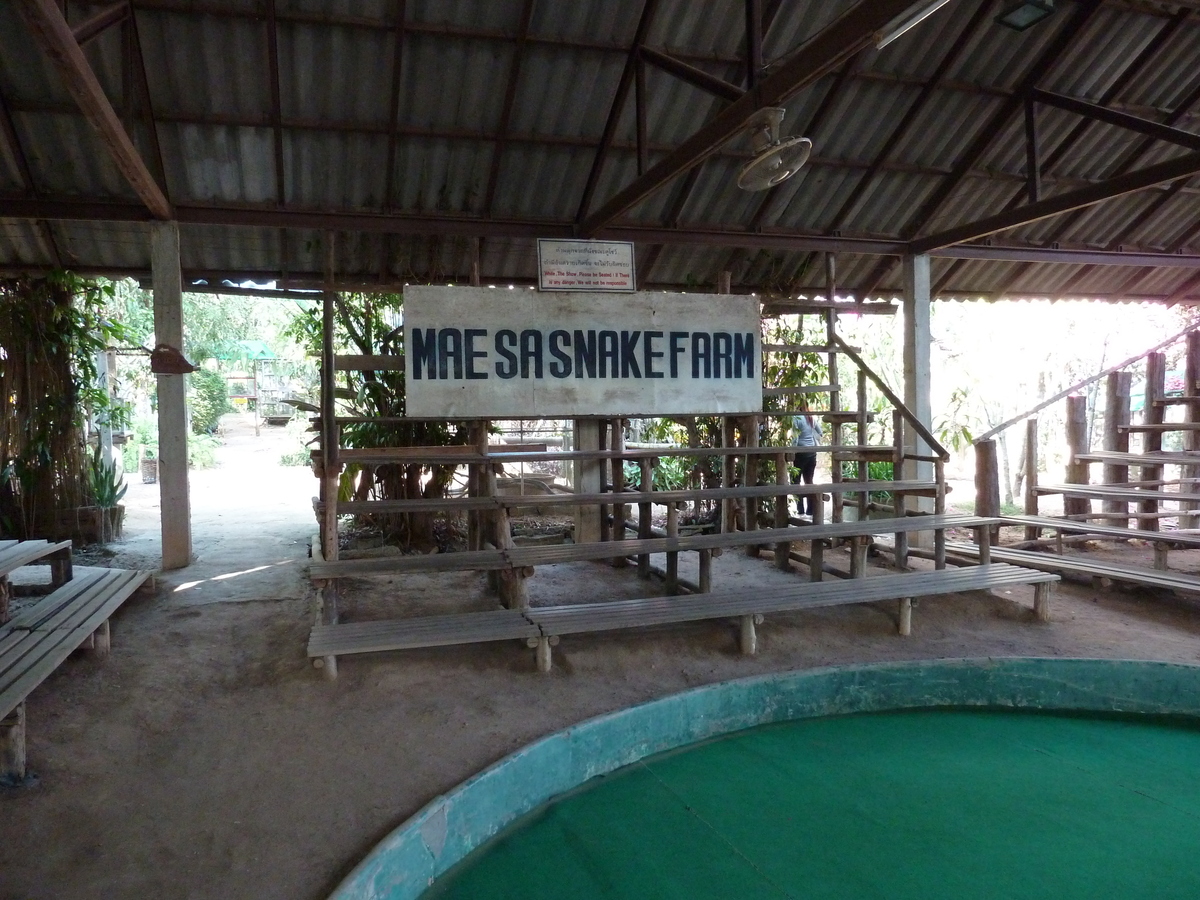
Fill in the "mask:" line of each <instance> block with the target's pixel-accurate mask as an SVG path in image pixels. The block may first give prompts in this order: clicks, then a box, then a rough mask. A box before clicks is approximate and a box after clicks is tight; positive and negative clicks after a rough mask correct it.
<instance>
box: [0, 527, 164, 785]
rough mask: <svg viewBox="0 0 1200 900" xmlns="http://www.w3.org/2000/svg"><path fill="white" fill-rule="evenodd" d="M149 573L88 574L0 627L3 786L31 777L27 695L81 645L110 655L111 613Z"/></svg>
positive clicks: (0, 763)
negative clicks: (27, 759)
mask: <svg viewBox="0 0 1200 900" xmlns="http://www.w3.org/2000/svg"><path fill="white" fill-rule="evenodd" d="M69 546H70V543H69V542H68V547H69ZM149 577H150V573H149V572H142V571H128V570H125V569H104V570H99V571H92V572H87V573H86V574H81V575H79V576H78V577H75V578H72V579H71V580H70V581H68V582H66V584H64V585H62V586H61V587H58V588H56V589H55V590H54V591H53V592H52V593H50V594H49V595H47V596H46V597H44V598H42V599H41V600H39V601H38V602H37V603H35V604H34V605H33V606H30V607H28V608H27V609H24V610H22V611H21V612H20V613H18V614H17V615H16V616H14V617H13V618H12V619H11V620H9V621H8V622H6V623H5V624H4V625H2V626H0V784H10V785H11V784H22V783H25V781H26V777H27V776H26V765H25V698H26V697H28V696H29V694H30V693H31V692H32V691H33V690H34V688H36V687H37V686H38V685H40V684H41V683H42V682H43V681H45V680H46V678H47V677H48V676H49V675H50V673H51V672H53V671H54V670H55V669H57V668H58V667H59V665H61V664H62V662H63V660H65V659H66V658H67V657H68V656H69V655H70V654H71V652H72V651H74V650H76V649H78V648H79V647H81V646H83V645H85V644H87V645H88V646H90V647H91V648H92V649H94V650H95V652H96V653H97V654H99V655H101V656H104V655H107V653H108V650H109V646H110V634H109V625H108V620H109V617H110V616H111V615H112V614H113V612H114V611H115V610H116V609H117V608H118V607H119V606H120V605H121V604H122V603H124V602H125V601H126V600H127V599H128V598H129V597H130V595H132V594H133V592H134V591H136V590H137V589H138V588H139V587H140V586H141V585H142V583H143V582H145V581H146V579H147V578H149Z"/></svg>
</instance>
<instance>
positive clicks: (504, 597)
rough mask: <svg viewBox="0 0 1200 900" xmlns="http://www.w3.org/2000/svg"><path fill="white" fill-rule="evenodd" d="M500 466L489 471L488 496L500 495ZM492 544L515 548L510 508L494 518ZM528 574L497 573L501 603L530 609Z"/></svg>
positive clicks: (517, 570)
mask: <svg viewBox="0 0 1200 900" xmlns="http://www.w3.org/2000/svg"><path fill="white" fill-rule="evenodd" d="M499 470H500V465H499V464H497V463H492V464H490V465H489V466H488V469H487V478H488V495H489V496H492V497H495V496H498V495H499V491H497V490H496V476H497V474H498V473H499ZM493 522H494V525H493V528H494V531H493V539H492V543H493V544H495V545H496V548H497V549H499V550H511V549H512V547H513V539H512V528H511V527H510V526H509V522H508V507H506V506H501V507H500V508H499V509H497V510H496V513H495V515H494V517H493ZM525 578H526V573H525V570H524V569H523V568H507V569H500V570H499V571H498V573H497V587H498V588H499V591H500V602H501V604H503V605H504V606H506V607H508V608H509V609H528V608H529V586H528V585H527V584H526V583H525Z"/></svg>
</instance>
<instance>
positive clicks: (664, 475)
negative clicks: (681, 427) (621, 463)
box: [625, 456, 696, 491]
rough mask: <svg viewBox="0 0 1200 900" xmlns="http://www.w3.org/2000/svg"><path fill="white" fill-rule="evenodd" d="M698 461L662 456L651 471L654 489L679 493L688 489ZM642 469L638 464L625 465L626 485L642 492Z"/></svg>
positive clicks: (628, 463) (682, 457) (684, 457)
mask: <svg viewBox="0 0 1200 900" xmlns="http://www.w3.org/2000/svg"><path fill="white" fill-rule="evenodd" d="M695 463H696V461H695V460H694V459H689V458H688V457H686V456H662V457H659V459H658V462H657V463H656V464H655V466H654V468H653V469H652V470H651V471H652V472H653V479H652V481H653V489H654V490H656V491H678V490H682V489H683V488H685V487H687V483H688V476H689V475H690V474H691V472H692V468H693V467H694V466H695ZM641 484H642V468H641V466H640V465H639V464H638V463H635V462H626V463H625V485H626V486H627V487H632V488H634V489H635V490H642V486H641Z"/></svg>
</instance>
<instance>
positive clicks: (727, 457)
mask: <svg viewBox="0 0 1200 900" xmlns="http://www.w3.org/2000/svg"><path fill="white" fill-rule="evenodd" d="M721 446H722V447H723V448H725V451H726V452H725V453H724V454H723V455H722V456H721V487H723V488H730V487H733V486H734V481H736V480H737V479H736V472H737V454H736V453H734V452H733V451H734V450H736V448H737V440H736V435H735V433H734V422H733V419H731V418H730V417H729V416H722V417H721ZM721 531H722V532H731V531H737V501H736V500H734V499H732V498H727V499H724V500H722V501H721Z"/></svg>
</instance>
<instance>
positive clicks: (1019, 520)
mask: <svg viewBox="0 0 1200 900" xmlns="http://www.w3.org/2000/svg"><path fill="white" fill-rule="evenodd" d="M1000 525H1002V526H1005V525H1023V526H1025V527H1027V528H1035V529H1046V530H1047V531H1053V532H1055V537H1056V538H1057V544H1056V550H1057V552H1058V553H1059V554H1060V555H1061V554H1062V552H1063V543H1062V535H1063V533H1064V532H1068V533H1070V534H1081V535H1094V536H1096V537H1100V538H1109V539H1111V540H1120V541H1128V540H1141V541H1148V542H1150V543H1152V544H1154V568H1155V569H1158V570H1160V571H1166V569H1167V551H1169V550H1170V549H1171V548H1172V547H1176V548H1190V549H1195V548H1198V547H1200V534H1197V533H1195V532H1180V531H1141V530H1135V529H1132V528H1121V527H1120V526H1119V525H1097V524H1096V523H1094V522H1079V521H1076V520H1074V519H1058V518H1055V517H1053V516H1001V518H1000Z"/></svg>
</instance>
